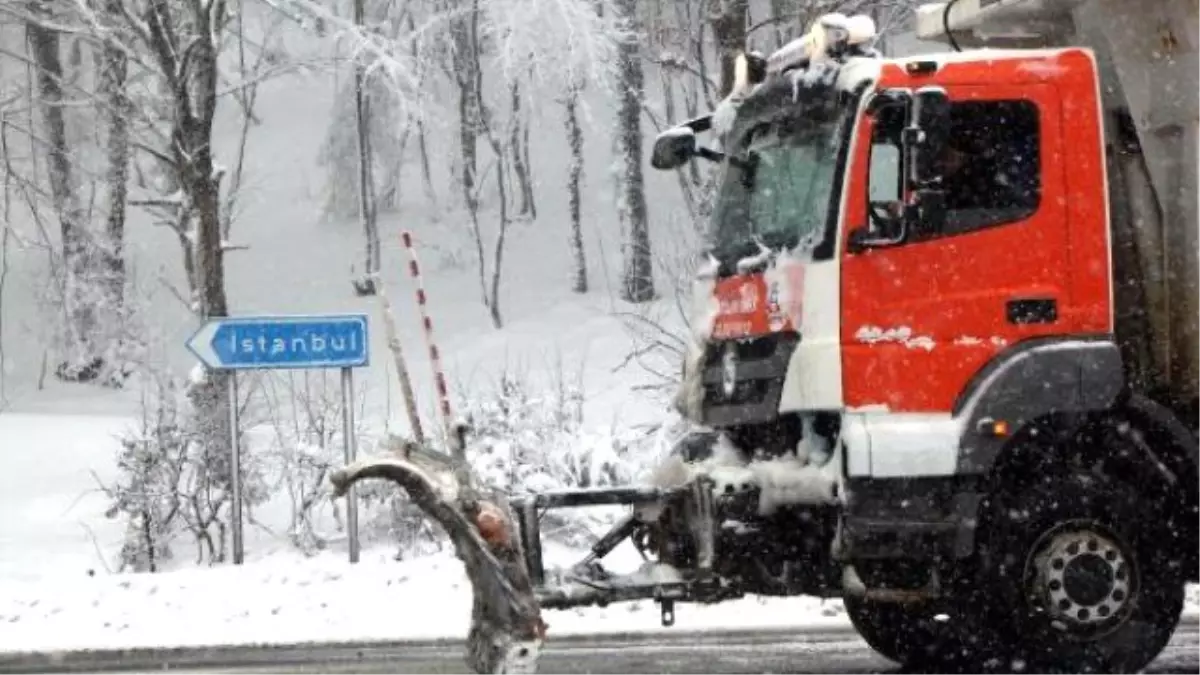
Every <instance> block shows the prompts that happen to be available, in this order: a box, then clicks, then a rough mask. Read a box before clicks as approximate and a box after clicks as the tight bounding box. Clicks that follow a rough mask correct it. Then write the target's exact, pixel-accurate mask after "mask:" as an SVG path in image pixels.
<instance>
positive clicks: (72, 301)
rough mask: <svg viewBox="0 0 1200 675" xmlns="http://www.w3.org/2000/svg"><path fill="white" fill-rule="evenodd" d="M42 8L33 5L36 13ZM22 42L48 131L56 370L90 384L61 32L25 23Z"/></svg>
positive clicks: (88, 292) (86, 256) (81, 228)
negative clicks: (59, 327) (58, 251)
mask: <svg viewBox="0 0 1200 675" xmlns="http://www.w3.org/2000/svg"><path fill="white" fill-rule="evenodd" d="M41 9H42V6H41V5H40V4H31V5H30V10H31V11H32V12H35V13H38V12H40V11H41ZM25 35H26V40H27V41H28V43H29V49H30V52H31V53H32V56H33V60H34V62H35V63H36V64H37V89H38V97H39V98H40V99H41V100H40V103H41V105H40V109H41V114H42V123H43V126H44V127H45V129H46V142H47V144H48V147H47V149H46V154H47V161H46V172H47V176H48V178H49V182H50V195H51V198H52V199H53V200H54V210H55V213H56V215H57V216H58V222H59V231H60V236H61V237H62V263H63V264H62V279H61V284H62V309H63V315H64V325H63V328H64V331H63V332H64V337H65V340H64V344H63V349H64V352H65V353H64V354H63V360H62V361H61V362H60V364H59V366H58V368H57V369H56V374H57V376H58V377H59V378H60V379H63V380H68V381H79V382H82V381H89V380H93V379H95V378H96V377H97V376H98V375H99V371H100V369H101V368H102V367H103V359H102V358H101V357H100V355H99V352H98V348H97V345H96V341H95V339H94V338H95V337H96V333H97V316H96V307H95V306H94V305H95V299H94V295H93V294H94V288H93V285H94V283H95V281H96V278H95V269H94V268H95V263H96V260H95V257H96V256H95V247H94V245H93V243H92V241H91V238H90V237H89V236H88V232H87V224H86V222H85V219H86V216H85V215H84V212H83V208H82V206H81V204H80V200H79V194H78V185H77V184H76V176H75V166H74V161H73V159H72V156H71V149H70V146H69V143H68V141H67V124H66V116H65V114H64V111H63V89H62V82H63V65H62V57H61V54H60V43H59V34H58V32H57V31H55V30H53V29H51V28H48V27H46V26H43V25H41V24H39V23H37V22H36V21H33V22H30V23H28V24H27V25H26V33H25Z"/></svg>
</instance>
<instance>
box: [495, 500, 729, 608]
mask: <svg viewBox="0 0 1200 675" xmlns="http://www.w3.org/2000/svg"><path fill="white" fill-rule="evenodd" d="M714 501H715V497H714V494H713V484H712V481H710V480H709V479H707V478H697V479H696V480H694V481H692V482H691V483H688V484H686V485H683V486H680V487H677V488H671V489H662V488H652V487H645V488H641V487H621V488H602V489H582V490H562V491H555V492H546V493H542V494H537V495H531V496H528V497H522V498H517V499H514V500H513V501H512V507H513V510H514V512H515V514H516V517H517V525H518V531H519V535H520V542H521V549H522V553H523V555H524V557H525V564H526V567H527V568H528V570H529V577H530V580H531V581H532V582H533V584H534V586H535V588H536V591H535V593H536V595H537V598H538V602H539V603H540V604H541V605H542V607H544V608H547V609H566V608H569V607H582V606H589V605H596V606H600V607H604V606H606V605H608V604H610V603H614V602H626V601H631V600H643V599H652V600H654V601H656V602H658V603H659V604H660V605H661V607H662V622H663V625H664V626H670V625H672V624H673V623H674V621H675V610H674V604H675V602H676V601H684V602H716V601H718V600H723V599H726V598H731V597H735V596H737V595H739V593H738V592H737V591H735V590H734V589H733V588H732V586H731V585H730V584H729V583H728V582H727V580H725V579H722V578H721V577H720V576H719V575H717V574H715V573H714V572H713V561H714V559H715V554H716V551H715V548H716V522H715V519H714ZM611 505H625V506H630V507H638V506H642V507H647V506H655V505H661V506H662V507H670V508H673V509H679V510H680V512H681V513H683V514H685V515H686V521H687V523H688V529H689V530H690V532H691V535H692V540H693V542H694V544H695V548H696V556H695V564H694V566H691V567H689V568H687V569H678V568H676V567H674V566H671V565H669V564H665V563H662V562H656V561H653V560H651V559H650V558H649V557H648V556H647V552H646V551H645V550H644V548H643V546H642V545H641V544H640V543H639V541H638V539H637V538H636V535H637V534H638V533H639V531H644V530H645V529H646V528H648V527H649V526H650V525H651V523H648V522H645V521H643V520H641V519H640V518H639V517H638V515H637V512H636V509H635V512H634V513H631V514H629V515H627V516H625V517H624V518H622V519H621V520H620V521H619V522H617V524H615V525H614V526H613V527H612V528H611V529H610V530H609V531H608V532H607V533H606V534H605V535H604V536H603V537H601V538H600V540H599V541H597V542H596V544H595V545H593V546H592V550H591V552H590V553H589V554H588V555H587V556H586V557H585V558H584V559H583V560H581V561H579V562H578V563H576V564H575V565H573V566H571V567H570V568H568V569H555V570H549V571H548V570H546V568H545V565H544V563H543V560H542V542H541V516H542V515H543V514H544V513H545V511H548V510H550V509H564V508H579V507H588V506H611ZM626 539H632V541H633V543H634V545H635V546H636V547H637V548H638V550H639V552H641V554H642V557H643V558H644V559H646V564H645V565H643V566H642V568H641V569H639V570H638V571H636V572H632V573H628V574H610V573H608V572H607V571H605V570H604V568H603V567H602V566H601V565H600V560H602V559H603V558H604V557H605V556H606V555H608V554H609V553H611V552H612V551H613V550H614V549H615V548H616V547H617V546H619V545H620V544H621V543H622V542H623V541H625V540H626Z"/></svg>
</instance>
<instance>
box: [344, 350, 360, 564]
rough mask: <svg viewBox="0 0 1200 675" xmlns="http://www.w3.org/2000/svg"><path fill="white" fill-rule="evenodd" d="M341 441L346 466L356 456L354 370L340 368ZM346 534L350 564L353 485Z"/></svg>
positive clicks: (354, 535) (354, 527) (354, 528)
mask: <svg viewBox="0 0 1200 675" xmlns="http://www.w3.org/2000/svg"><path fill="white" fill-rule="evenodd" d="M342 441H343V443H345V448H346V465H347V466H349V465H350V464H353V463H354V460H355V457H356V455H358V441H357V439H356V438H355V433H354V369H353V368H342ZM346 532H347V534H348V535H349V541H350V562H351V563H356V562H358V489H357V488H355V487H354V486H353V485H352V486H350V489H349V490H347V491H346Z"/></svg>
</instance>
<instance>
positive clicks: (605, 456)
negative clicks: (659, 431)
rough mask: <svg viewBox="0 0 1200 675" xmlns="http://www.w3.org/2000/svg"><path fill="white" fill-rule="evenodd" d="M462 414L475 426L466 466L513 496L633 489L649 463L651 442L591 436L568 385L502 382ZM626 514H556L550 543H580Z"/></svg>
mask: <svg viewBox="0 0 1200 675" xmlns="http://www.w3.org/2000/svg"><path fill="white" fill-rule="evenodd" d="M476 393H477V395H476V396H475V397H474V398H472V399H470V400H467V401H460V403H459V407H460V410H462V411H463V413H464V416H465V418H466V420H467V422H468V424H469V425H470V429H471V431H470V433H469V437H468V446H467V459H468V461H469V462H470V463H471V465H472V468H473V469H474V470H475V472H476V474H477V475H478V476H479V477H480V479H481V480H483V481H485V482H487V483H488V484H490V485H491V486H494V487H496V488H498V489H501V490H504V491H505V492H507V493H509V494H512V495H520V494H528V493H533V492H544V491H547V490H559V489H566V488H595V487H606V486H619V485H627V484H629V483H631V482H633V480H634V479H635V478H636V477H637V475H638V474H639V472H640V469H641V466H642V465H643V464H644V463H645V462H644V458H645V456H646V453H645V452H643V447H644V445H645V441H646V435H645V434H644V433H641V432H638V431H636V430H617V429H599V430H593V429H587V428H585V426H584V424H583V413H582V406H583V393H582V391H581V390H580V389H579V388H578V387H576V386H572V385H569V384H565V383H563V382H559V383H558V384H557V385H556V386H554V387H550V388H546V389H537V388H535V387H532V386H530V384H529V383H528V382H527V381H524V380H520V379H518V378H515V377H513V376H511V375H507V374H505V375H503V376H502V377H501V378H500V379H499V381H498V383H497V384H496V385H495V386H493V387H491V389H490V391H484V392H481V393H480V392H476ZM618 513H620V509H612V508H586V509H569V510H561V511H554V512H550V513H548V514H547V515H546V517H545V519H544V520H543V533H544V535H545V536H548V537H551V538H555V539H559V540H563V541H567V542H578V541H580V540H582V539H584V538H587V537H590V536H594V535H595V534H596V533H597V532H598V531H599V530H600V529H602V528H604V527H605V526H606V525H608V524H609V523H611V522H612V520H613V518H614V516H615V515H616V514H618Z"/></svg>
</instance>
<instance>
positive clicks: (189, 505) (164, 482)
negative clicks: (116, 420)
mask: <svg viewBox="0 0 1200 675" xmlns="http://www.w3.org/2000/svg"><path fill="white" fill-rule="evenodd" d="M147 377H148V378H149V381H148V382H147V385H148V386H147V387H145V388H144V390H145V391H146V392H147V393H146V394H145V395H144V396H143V399H142V404H141V419H140V421H139V423H138V426H137V427H136V428H135V429H131V430H130V431H128V432H126V433H125V434H123V435H122V436H121V437H120V444H121V449H120V451H119V455H118V457H117V468H118V478H117V480H116V482H115V483H112V484H108V485H101V489H102V490H103V491H104V492H105V494H107V495H108V496H109V498H110V499H111V504H110V506H109V508H108V510H107V512H106V515H107V516H108V517H109V518H119V517H124V518H125V519H126V522H127V530H126V538H125V542H124V544H123V545H122V548H121V552H120V554H119V560H118V565H117V566H118V569H120V570H122V571H149V572H155V571H158V570H160V569H161V563H162V561H164V560H166V559H169V558H171V557H172V552H173V551H172V548H171V547H172V545H173V544H174V543H175V542H176V541H177V539H178V538H179V537H180V536H188V537H190V538H191V539H192V541H193V542H194V543H195V546H196V553H195V555H196V558H195V559H196V562H197V563H203V562H208V563H209V564H213V563H219V562H223V561H224V560H225V558H226V554H227V551H228V543H229V541H228V539H229V537H228V534H229V517H230V497H231V494H230V490H229V484H230V476H229V468H230V464H229V460H230V458H229V453H228V451H227V444H221V443H219V442H215V441H214V440H213V439H205V438H204V437H203V434H202V433H201V432H200V431H199V429H200V423H199V421H198V417H197V415H196V413H195V410H194V406H193V403H192V401H191V399H190V398H189V396H188V394H189V392H190V391H192V387H194V386H195V384H196V382H195V381H192V382H182V381H178V380H176V379H175V378H174V377H173V376H171V375H169V374H165V373H162V372H151V373H148V374H147ZM222 450H224V452H222ZM242 473H243V476H242V496H243V501H244V503H245V504H246V506H247V509H249V508H251V507H253V506H254V505H256V504H260V503H262V502H263V501H265V500H266V497H267V490H266V486H265V484H264V482H263V480H262V474H261V472H260V471H259V470H258V465H257V464H255V463H254V462H253V461H252V458H249V457H248V456H244V464H243V472H242Z"/></svg>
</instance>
